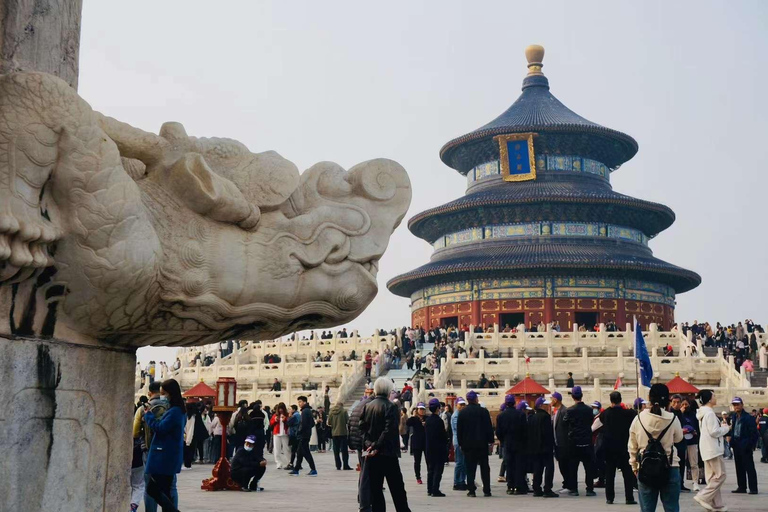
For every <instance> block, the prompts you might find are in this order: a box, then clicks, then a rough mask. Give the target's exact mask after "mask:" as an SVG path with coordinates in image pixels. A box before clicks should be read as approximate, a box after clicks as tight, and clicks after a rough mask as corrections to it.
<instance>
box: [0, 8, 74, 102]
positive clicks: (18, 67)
mask: <svg viewBox="0 0 768 512" xmlns="http://www.w3.org/2000/svg"><path fill="white" fill-rule="evenodd" d="M82 10H83V0H0V74H6V73H12V72H14V71H44V72H46V73H50V74H52V75H56V76H58V77H60V78H61V79H63V80H65V81H66V82H67V83H69V85H71V86H72V87H73V88H75V89H77V72H78V57H79V55H80V14H81V12H82Z"/></svg>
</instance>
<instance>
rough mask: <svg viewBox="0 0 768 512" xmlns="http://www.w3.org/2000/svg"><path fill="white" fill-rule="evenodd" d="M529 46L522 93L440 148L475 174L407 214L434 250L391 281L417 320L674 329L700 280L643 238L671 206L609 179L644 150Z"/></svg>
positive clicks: (657, 228)
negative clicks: (554, 87) (559, 83)
mask: <svg viewBox="0 0 768 512" xmlns="http://www.w3.org/2000/svg"><path fill="white" fill-rule="evenodd" d="M525 56H526V58H527V59H528V76H526V77H525V79H524V80H523V92H522V94H521V95H520V97H519V98H518V99H517V101H516V102H515V103H513V104H512V106H511V107H509V109H507V110H506V112H504V113H503V114H501V115H500V116H499V117H497V118H496V119H494V120H493V121H491V122H490V123H488V124H486V125H484V126H482V127H481V128H478V129H477V130H475V131H473V132H470V133H468V134H466V135H463V136H461V137H458V138H456V139H453V140H452V141H450V142H448V143H447V144H446V145H445V146H443V148H442V149H441V150H440V159H441V160H442V161H443V162H444V163H445V164H446V165H448V166H449V167H452V168H454V169H455V170H457V171H458V172H460V173H461V174H463V175H466V176H467V191H466V195H464V196H463V197H461V198H459V199H457V200H455V201H451V202H450V203H447V204H444V205H442V206H439V207H437V208H432V209H430V210H427V211H425V212H422V213H420V214H418V215H416V216H415V217H413V218H412V219H411V220H410V222H409V223H408V228H409V229H410V230H411V232H412V233H413V234H414V235H416V236H417V237H419V238H422V239H424V240H426V241H427V242H429V243H430V244H432V246H433V247H434V252H433V254H432V258H431V260H430V261H429V263H427V264H426V265H424V266H422V267H419V268H417V269H416V270H413V271H411V272H408V273H406V274H402V275H400V276H397V277H395V278H394V279H392V280H391V281H389V282H388V283H387V286H388V287H389V289H390V291H392V293H395V294H396V295H400V296H402V297H410V298H411V314H412V325H413V326H421V327H425V328H430V327H434V326H438V325H444V326H448V325H454V326H456V327H460V326H464V325H475V326H479V325H482V326H490V325H492V324H499V325H500V326H501V327H502V328H503V327H504V326H505V325H509V326H511V327H516V326H517V325H519V324H521V323H524V324H525V326H526V328H528V329H531V328H533V327H536V326H537V325H538V324H539V323H540V322H544V323H549V322H555V321H556V322H559V324H560V328H561V329H563V330H571V329H573V326H574V324H578V325H580V326H581V325H584V326H586V327H587V328H590V327H592V326H594V325H597V324H599V323H610V322H615V323H616V324H617V325H618V326H621V327H623V326H624V325H625V324H626V323H627V322H632V319H633V317H637V319H638V320H639V322H640V323H641V325H643V326H644V327H646V328H647V325H648V324H650V323H652V322H653V323H656V324H658V325H659V327H660V328H666V329H668V328H670V327H671V324H672V323H673V322H674V308H675V294H677V293H682V292H686V291H688V290H691V289H693V288H695V287H696V286H698V285H699V283H701V277H699V275H698V274H696V273H695V272H691V271H689V270H685V269H683V268H680V267H676V266H674V265H671V264H669V263H666V262H664V261H661V260H659V259H657V258H655V257H654V256H653V253H652V251H651V249H650V248H649V246H648V241H649V240H650V239H651V238H653V237H654V236H656V235H657V234H658V233H660V232H661V231H663V230H664V229H667V228H668V227H669V226H671V225H672V222H674V220H675V214H674V213H673V212H672V210H670V209H669V208H667V207H666V206H664V205H661V204H657V203H652V202H649V201H643V200H640V199H635V198H633V197H629V196H625V195H623V194H619V193H617V192H614V191H613V189H612V187H611V183H610V178H611V172H613V171H615V170H616V169H618V168H619V166H620V165H622V164H623V163H624V162H626V161H628V160H629V159H630V158H632V157H633V156H634V155H635V153H637V142H636V141H635V140H634V139H633V138H632V137H630V136H629V135H626V134H624V133H621V132H618V131H615V130H611V129H610V128H605V127H603V126H600V125H599V124H595V123H593V122H591V121H587V120H586V119H584V118H583V117H581V116H579V115H577V114H575V113H574V112H572V111H571V110H569V109H568V108H567V107H566V106H565V105H563V104H562V103H560V101H558V100H557V98H555V97H554V96H553V95H552V94H551V93H550V92H549V81H548V80H547V78H546V77H545V76H544V74H543V73H542V72H541V68H542V59H543V57H544V48H542V47H541V46H529V47H528V48H526V50H525Z"/></svg>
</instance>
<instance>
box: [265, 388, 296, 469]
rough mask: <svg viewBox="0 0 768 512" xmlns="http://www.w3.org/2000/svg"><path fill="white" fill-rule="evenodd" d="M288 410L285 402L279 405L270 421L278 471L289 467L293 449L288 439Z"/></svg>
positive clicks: (273, 450)
mask: <svg viewBox="0 0 768 512" xmlns="http://www.w3.org/2000/svg"><path fill="white" fill-rule="evenodd" d="M289 417H290V415H289V414H288V409H287V408H286V407H285V404H284V403H283V402H280V403H279V404H277V408H276V410H275V414H273V415H272V418H271V419H270V420H269V428H271V429H272V437H273V439H274V446H273V448H272V452H273V454H274V456H275V464H277V469H283V468H285V467H287V466H288V462H289V459H290V456H291V448H290V443H289V437H288V418H289Z"/></svg>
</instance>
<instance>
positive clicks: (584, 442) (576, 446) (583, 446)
mask: <svg viewBox="0 0 768 512" xmlns="http://www.w3.org/2000/svg"><path fill="white" fill-rule="evenodd" d="M571 397H572V398H573V401H574V402H576V403H575V404H573V405H572V406H570V407H569V408H568V409H567V410H566V411H565V415H564V417H563V421H564V422H565V424H566V425H567V426H568V459H569V462H570V472H569V473H570V474H569V476H568V479H569V480H570V483H571V485H572V487H571V488H570V490H569V491H568V495H569V496H578V495H579V484H578V474H579V463H581V464H583V465H584V471H585V473H586V480H587V496H597V494H596V493H595V491H594V486H595V461H594V457H595V449H594V447H593V445H592V420H593V418H594V417H593V415H592V408H591V407H589V406H588V405H587V404H585V403H583V402H582V401H581V399H582V397H583V394H582V392H581V386H573V388H571Z"/></svg>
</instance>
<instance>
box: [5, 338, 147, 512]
mask: <svg viewBox="0 0 768 512" xmlns="http://www.w3.org/2000/svg"><path fill="white" fill-rule="evenodd" d="M135 365H136V356H135V354H134V352H133V351H132V350H131V351H120V350H114V349H109V348H105V347H100V346H87V345H77V344H73V343H67V342H61V341H53V340H50V341H45V340H40V339H25V338H10V337H0V376H2V379H0V403H2V404H4V407H5V411H6V412H5V414H3V415H0V432H2V435H0V453H2V454H3V455H2V457H0V509H1V510H15V511H19V512H38V511H42V510H82V511H86V510H87V511H94V512H97V511H98V512H109V511H113V510H127V509H128V503H129V501H130V486H129V482H130V468H131V455H132V443H131V439H132V435H131V427H132V423H133V422H132V419H133V407H132V402H133V369H134V366H135Z"/></svg>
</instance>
